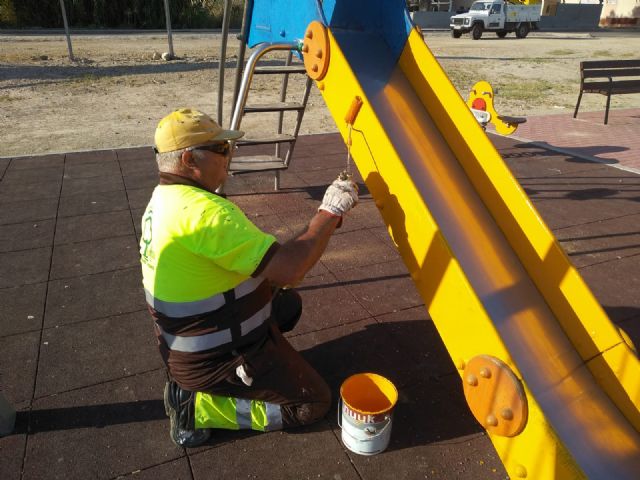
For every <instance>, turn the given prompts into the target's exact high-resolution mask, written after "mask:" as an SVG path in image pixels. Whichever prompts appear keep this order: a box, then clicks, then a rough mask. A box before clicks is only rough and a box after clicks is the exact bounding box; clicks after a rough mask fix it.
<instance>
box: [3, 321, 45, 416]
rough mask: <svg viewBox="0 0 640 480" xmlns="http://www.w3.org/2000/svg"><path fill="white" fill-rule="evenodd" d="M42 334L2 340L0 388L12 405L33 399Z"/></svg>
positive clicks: (16, 336)
mask: <svg viewBox="0 0 640 480" xmlns="http://www.w3.org/2000/svg"><path fill="white" fill-rule="evenodd" d="M39 342H40V332H39V331H36V332H28V333H20V334H17V335H11V336H9V337H1V338H0V381H1V382H2V383H1V384H0V387H2V394H3V395H4V396H5V398H6V399H7V400H8V401H9V403H11V404H12V405H14V406H15V405H17V404H19V403H21V402H29V401H31V398H32V397H33V385H34V380H35V376H36V366H37V359H38V348H39Z"/></svg>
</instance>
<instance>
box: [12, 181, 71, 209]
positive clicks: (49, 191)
mask: <svg viewBox="0 0 640 480" xmlns="http://www.w3.org/2000/svg"><path fill="white" fill-rule="evenodd" d="M61 184H62V177H58V178H57V179H54V180H51V181H47V182H39V183H27V184H24V183H6V184H5V183H4V182H2V183H0V203H3V202H19V201H25V202H30V201H33V200H40V199H45V198H58V197H59V196H60V185H61Z"/></svg>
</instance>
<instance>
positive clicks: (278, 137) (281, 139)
mask: <svg viewBox="0 0 640 480" xmlns="http://www.w3.org/2000/svg"><path fill="white" fill-rule="evenodd" d="M295 140H296V137H294V136H293V135H287V134H284V133H278V134H275V135H273V137H262V138H241V139H240V140H238V141H237V142H236V145H264V144H268V143H291V142H295Z"/></svg>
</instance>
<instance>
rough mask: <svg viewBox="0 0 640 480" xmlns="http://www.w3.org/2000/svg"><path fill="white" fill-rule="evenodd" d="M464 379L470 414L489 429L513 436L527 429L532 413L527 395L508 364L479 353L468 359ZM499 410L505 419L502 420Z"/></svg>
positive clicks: (489, 430) (488, 430) (502, 434)
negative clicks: (530, 413) (498, 417)
mask: <svg viewBox="0 0 640 480" xmlns="http://www.w3.org/2000/svg"><path fill="white" fill-rule="evenodd" d="M462 378H464V380H465V381H464V382H463V384H462V385H463V389H464V396H465V398H466V400H467V403H468V404H469V408H470V409H471V413H473V416H474V417H475V418H476V420H477V421H478V423H480V424H481V425H484V426H485V428H486V430H487V432H489V433H491V434H495V435H501V436H504V437H514V436H516V435H518V434H519V433H520V432H522V430H524V427H525V426H526V424H527V419H528V412H529V410H528V404H527V397H526V394H525V392H524V387H523V386H522V383H521V382H520V380H518V378H517V377H516V376H515V374H514V373H513V372H512V371H511V369H510V368H509V366H508V365H507V364H505V363H504V362H502V361H501V360H499V359H498V358H495V357H492V356H490V355H478V356H476V357H473V358H472V359H471V360H469V361H468V362H467V365H466V367H465V369H464V372H463V377H462ZM471 379H473V380H475V382H470V380H471ZM498 413H499V415H500V417H501V418H503V419H504V420H506V421H504V422H499V421H498V419H497V415H498ZM490 420H491V421H490Z"/></svg>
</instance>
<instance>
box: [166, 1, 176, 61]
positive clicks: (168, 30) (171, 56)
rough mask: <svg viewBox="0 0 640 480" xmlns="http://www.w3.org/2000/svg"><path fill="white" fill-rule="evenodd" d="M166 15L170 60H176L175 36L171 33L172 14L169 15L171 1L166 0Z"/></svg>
mask: <svg viewBox="0 0 640 480" xmlns="http://www.w3.org/2000/svg"><path fill="white" fill-rule="evenodd" d="M164 15H165V17H166V19H167V38H168V40H169V58H170V59H171V58H174V57H175V54H174V53H173V35H172V33H171V13H169V0H164Z"/></svg>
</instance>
